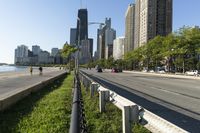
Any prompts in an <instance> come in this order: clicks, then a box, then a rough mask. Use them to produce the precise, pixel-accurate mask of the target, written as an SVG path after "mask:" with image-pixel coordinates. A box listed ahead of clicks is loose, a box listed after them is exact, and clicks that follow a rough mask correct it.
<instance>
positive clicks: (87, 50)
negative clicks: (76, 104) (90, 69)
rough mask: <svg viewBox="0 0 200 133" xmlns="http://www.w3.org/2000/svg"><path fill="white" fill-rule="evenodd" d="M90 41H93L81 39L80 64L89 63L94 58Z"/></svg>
mask: <svg viewBox="0 0 200 133" xmlns="http://www.w3.org/2000/svg"><path fill="white" fill-rule="evenodd" d="M90 42H91V41H90V40H89V39H87V40H82V41H81V50H80V54H79V56H80V57H79V59H80V60H79V63H80V64H87V63H89V62H90V61H91V60H92V56H91V44H90Z"/></svg>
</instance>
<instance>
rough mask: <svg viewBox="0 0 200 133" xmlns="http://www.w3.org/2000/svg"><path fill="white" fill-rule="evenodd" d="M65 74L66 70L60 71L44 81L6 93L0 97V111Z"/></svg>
mask: <svg viewBox="0 0 200 133" xmlns="http://www.w3.org/2000/svg"><path fill="white" fill-rule="evenodd" d="M66 74H67V72H64V73H61V74H59V75H56V76H54V77H51V78H48V79H47V80H45V81H42V82H39V83H36V84H34V85H32V86H29V87H27V88H22V89H20V90H18V91H15V92H12V93H9V94H7V95H6V96H5V97H3V98H2V99H0V111H4V110H6V109H7V108H9V107H10V106H11V105H13V104H15V103H17V102H18V101H19V100H21V99H23V98H24V97H26V96H28V95H29V94H31V93H32V92H37V91H38V90H40V89H42V88H43V87H45V86H46V85H48V84H49V83H51V82H53V81H55V80H57V79H59V78H61V77H62V76H64V75H66Z"/></svg>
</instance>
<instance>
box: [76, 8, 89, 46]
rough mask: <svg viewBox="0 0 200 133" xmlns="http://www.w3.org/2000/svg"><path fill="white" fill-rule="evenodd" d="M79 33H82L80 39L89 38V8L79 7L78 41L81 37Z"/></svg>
mask: <svg viewBox="0 0 200 133" xmlns="http://www.w3.org/2000/svg"><path fill="white" fill-rule="evenodd" d="M79 32H80V33H79ZM79 35H80V41H81V40H85V39H88V12H87V9H79V10H78V18H77V31H76V40H77V42H78V39H79Z"/></svg>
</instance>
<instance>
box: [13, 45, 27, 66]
mask: <svg viewBox="0 0 200 133" xmlns="http://www.w3.org/2000/svg"><path fill="white" fill-rule="evenodd" d="M26 57H28V47H27V46H25V45H20V46H17V48H16V49H15V64H16V63H22V62H23V59H24V58H26Z"/></svg>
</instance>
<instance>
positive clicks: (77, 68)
mask: <svg viewBox="0 0 200 133" xmlns="http://www.w3.org/2000/svg"><path fill="white" fill-rule="evenodd" d="M77 20H78V21H79V29H78V31H79V32H78V51H77V61H76V63H77V64H76V71H77V74H78V72H79V50H80V41H81V40H80V39H81V35H80V33H81V19H80V18H79V17H78V18H77Z"/></svg>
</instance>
